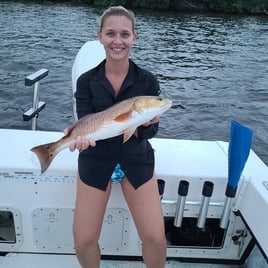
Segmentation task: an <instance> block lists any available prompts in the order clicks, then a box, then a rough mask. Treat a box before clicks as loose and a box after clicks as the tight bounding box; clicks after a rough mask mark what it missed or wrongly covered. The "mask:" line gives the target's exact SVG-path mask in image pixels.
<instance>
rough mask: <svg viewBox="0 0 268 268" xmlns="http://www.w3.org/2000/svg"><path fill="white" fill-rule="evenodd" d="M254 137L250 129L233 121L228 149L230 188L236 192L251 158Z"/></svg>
mask: <svg viewBox="0 0 268 268" xmlns="http://www.w3.org/2000/svg"><path fill="white" fill-rule="evenodd" d="M252 137H253V131H252V130H251V129H250V128H248V127H245V126H243V125H241V124H239V123H238V122H236V121H235V120H232V122H231V131H230V142H229V149H228V187H229V188H231V189H233V191H234V192H235V190H236V188H237V184H238V181H239V179H240V177H241V174H242V171H243V169H244V166H245V164H246V162H247V159H248V156H249V152H250V147H251V142H252Z"/></svg>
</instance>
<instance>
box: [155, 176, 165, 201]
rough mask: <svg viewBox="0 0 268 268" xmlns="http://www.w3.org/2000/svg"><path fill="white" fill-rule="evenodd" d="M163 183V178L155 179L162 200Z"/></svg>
mask: <svg viewBox="0 0 268 268" xmlns="http://www.w3.org/2000/svg"><path fill="white" fill-rule="evenodd" d="M165 183H166V182H165V181H164V180H161V179H158V180H157V185H158V192H159V196H160V200H162V199H163V196H164V190H165Z"/></svg>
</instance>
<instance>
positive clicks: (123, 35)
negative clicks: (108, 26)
mask: <svg viewBox="0 0 268 268" xmlns="http://www.w3.org/2000/svg"><path fill="white" fill-rule="evenodd" d="M121 36H122V37H123V38H128V37H129V36H130V34H129V33H128V32H124V33H122V34H121Z"/></svg>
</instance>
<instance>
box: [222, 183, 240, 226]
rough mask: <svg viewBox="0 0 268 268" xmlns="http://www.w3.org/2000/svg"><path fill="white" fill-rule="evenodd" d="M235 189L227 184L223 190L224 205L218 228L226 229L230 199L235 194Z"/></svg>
mask: <svg viewBox="0 0 268 268" xmlns="http://www.w3.org/2000/svg"><path fill="white" fill-rule="evenodd" d="M236 190H237V188H235V189H234V188H233V187H232V186H230V185H229V184H227V186H226V191H225V195H226V199H225V202H224V207H223V211H222V215H221V220H220V225H219V226H220V228H222V229H226V227H227V225H228V222H229V218H230V214H231V207H232V201H233V199H234V197H235V195H236Z"/></svg>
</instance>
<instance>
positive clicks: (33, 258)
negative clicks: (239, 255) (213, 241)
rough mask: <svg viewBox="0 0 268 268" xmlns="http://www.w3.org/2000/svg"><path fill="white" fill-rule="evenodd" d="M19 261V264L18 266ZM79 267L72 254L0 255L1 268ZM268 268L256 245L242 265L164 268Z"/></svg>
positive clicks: (135, 266) (125, 264)
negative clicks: (30, 267)
mask: <svg viewBox="0 0 268 268" xmlns="http://www.w3.org/2000/svg"><path fill="white" fill-rule="evenodd" d="M18 263H19V266H18ZM29 263H31V265H32V267H38V268H47V267H50V268H79V267H80V266H79V264H78V262H77V259H76V257H75V256H74V255H56V254H54V255H53V254H52V255H47V254H16V253H11V254H9V255H8V257H0V267H3V268H29ZM177 267H180V268H252V267H254V268H268V264H267V262H266V261H265V259H264V258H263V255H262V254H261V252H260V250H259V249H258V247H255V248H254V249H253V251H252V252H251V255H250V256H249V258H248V259H247V261H246V262H245V264H243V265H235V264H208V263H185V262H179V261H175V260H172V261H167V263H166V266H165V268H177ZM101 268H145V265H144V263H143V262H141V261H118V260H116V261H115V260H101Z"/></svg>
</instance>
